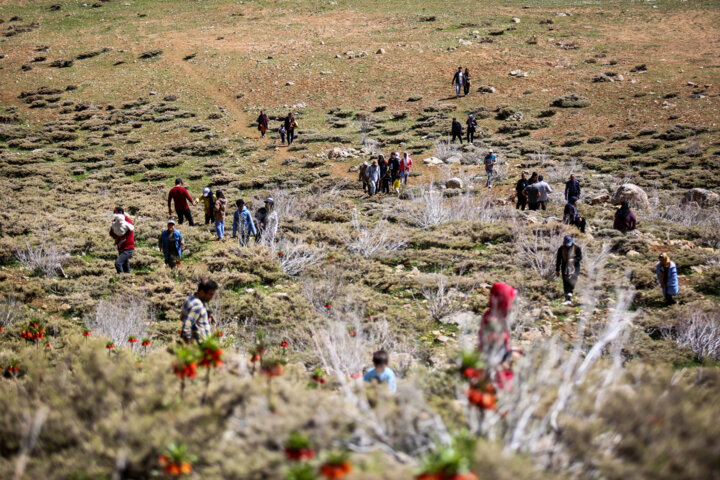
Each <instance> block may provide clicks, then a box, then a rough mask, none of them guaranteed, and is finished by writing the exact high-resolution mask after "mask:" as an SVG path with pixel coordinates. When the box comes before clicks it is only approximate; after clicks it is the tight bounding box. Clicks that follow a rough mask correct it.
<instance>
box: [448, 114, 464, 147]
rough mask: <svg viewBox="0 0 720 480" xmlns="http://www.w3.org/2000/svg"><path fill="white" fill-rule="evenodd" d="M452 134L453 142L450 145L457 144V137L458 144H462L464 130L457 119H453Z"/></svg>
mask: <svg viewBox="0 0 720 480" xmlns="http://www.w3.org/2000/svg"><path fill="white" fill-rule="evenodd" d="M450 133H452V140H450V143H455V137H457V139H458V142H460V143H462V141H463V138H462V137H463V129H462V124H461V123H460V122H458V119H457V118H453V119H452V127H451V129H450Z"/></svg>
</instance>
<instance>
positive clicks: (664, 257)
mask: <svg viewBox="0 0 720 480" xmlns="http://www.w3.org/2000/svg"><path fill="white" fill-rule="evenodd" d="M659 259H660V265H662V266H663V267H665V268H667V267H669V266H670V263H672V262H671V261H670V255H668V254H667V253H661V254H660V257H659Z"/></svg>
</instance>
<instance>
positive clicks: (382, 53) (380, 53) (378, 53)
mask: <svg viewBox="0 0 720 480" xmlns="http://www.w3.org/2000/svg"><path fill="white" fill-rule="evenodd" d="M375 54H376V55H385V49H384V48H379V49H378V51H377V52H375Z"/></svg>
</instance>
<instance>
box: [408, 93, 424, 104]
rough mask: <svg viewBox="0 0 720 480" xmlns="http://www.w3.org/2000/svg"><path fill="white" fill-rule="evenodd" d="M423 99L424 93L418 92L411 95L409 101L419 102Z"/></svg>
mask: <svg viewBox="0 0 720 480" xmlns="http://www.w3.org/2000/svg"><path fill="white" fill-rule="evenodd" d="M422 99H423V96H422V95H417V94H415V95H410V97H409V98H408V100H407V101H408V102H419V101H420V100H422Z"/></svg>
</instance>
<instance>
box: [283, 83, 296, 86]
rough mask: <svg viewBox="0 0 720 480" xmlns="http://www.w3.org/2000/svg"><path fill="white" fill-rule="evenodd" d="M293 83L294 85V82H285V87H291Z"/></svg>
mask: <svg viewBox="0 0 720 480" xmlns="http://www.w3.org/2000/svg"><path fill="white" fill-rule="evenodd" d="M293 85H295V82H285V86H286V87H292V86H293Z"/></svg>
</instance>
